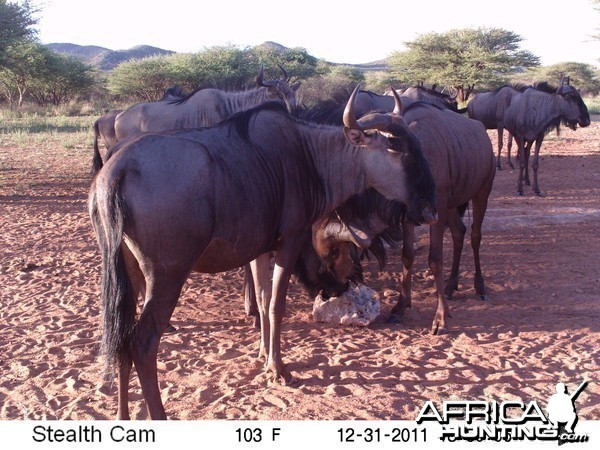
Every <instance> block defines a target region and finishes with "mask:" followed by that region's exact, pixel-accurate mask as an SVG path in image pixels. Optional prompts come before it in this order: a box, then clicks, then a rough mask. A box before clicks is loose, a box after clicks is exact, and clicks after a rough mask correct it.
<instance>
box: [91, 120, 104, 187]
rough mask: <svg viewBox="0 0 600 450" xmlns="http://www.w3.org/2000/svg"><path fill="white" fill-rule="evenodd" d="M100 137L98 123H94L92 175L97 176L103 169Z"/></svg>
mask: <svg viewBox="0 0 600 450" xmlns="http://www.w3.org/2000/svg"><path fill="white" fill-rule="evenodd" d="M99 136H100V128H99V126H98V122H97V121H96V122H95V123H94V157H93V159H92V175H96V174H97V173H98V172H99V171H100V169H102V166H103V163H102V158H101V156H100V149H99V147H98V137H99Z"/></svg>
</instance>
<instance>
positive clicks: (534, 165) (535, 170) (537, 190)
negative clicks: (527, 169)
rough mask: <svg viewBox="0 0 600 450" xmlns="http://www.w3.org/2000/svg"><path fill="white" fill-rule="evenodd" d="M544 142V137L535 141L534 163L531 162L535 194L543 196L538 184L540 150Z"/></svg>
mask: <svg viewBox="0 0 600 450" xmlns="http://www.w3.org/2000/svg"><path fill="white" fill-rule="evenodd" d="M543 140H544V136H543V135H542V136H539V137H538V138H537V139H536V140H535V150H534V153H533V161H531V168H532V169H533V192H535V193H536V194H537V195H542V192H541V191H540V186H539V184H538V167H539V154H540V149H541V148H542V141H543Z"/></svg>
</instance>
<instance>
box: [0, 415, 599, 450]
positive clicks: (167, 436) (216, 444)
mask: <svg viewBox="0 0 600 450" xmlns="http://www.w3.org/2000/svg"><path fill="white" fill-rule="evenodd" d="M478 427H480V428H478ZM459 428H460V431H458V432H456V429H457V425H456V424H455V425H452V427H451V428H448V426H447V425H444V424H440V423H432V422H422V423H420V424H418V423H417V422H416V421H309V420H307V421H225V420H222V421H220V420H207V421H167V422H151V421H132V422H123V421H3V422H0V433H2V436H3V437H4V439H5V442H10V443H11V448H17V449H19V448H31V449H35V448H39V449H45V448H69V449H75V448H77V449H80V448H81V449H93V448H98V449H135V448H140V449H141V448H144V449H145V448H149V449H169V450H173V449H176V450H183V449H220V448H223V449H285V450H291V449H302V450H318V449H326V450H336V449H411V448H427V449H433V448H469V449H479V448H494V449H499V448H515V449H517V448H523V446H524V445H526V446H527V447H528V448H529V447H532V448H543V447H546V448H555V447H556V446H557V441H556V440H553V439H538V438H537V437H539V433H538V435H536V434H535V432H528V431H523V432H514V430H512V431H511V430H509V431H507V430H506V429H503V431H502V432H500V433H498V432H493V433H492V432H490V430H489V428H490V427H489V424H487V425H486V424H485V422H483V421H482V423H480V424H478V423H474V424H473V423H472V424H470V426H469V427H462V428H461V427H459ZM578 430H579V433H580V434H579V435H585V436H587V439H580V440H578V441H574V440H572V441H570V444H572V445H569V448H573V446H574V448H575V449H577V448H582V449H583V448H591V446H592V445H594V446H596V445H598V438H597V435H599V434H600V433H599V431H598V430H600V421H582V422H580V423H579V424H578ZM528 436H529V437H531V436H537V437H536V438H535V439H532V438H528ZM594 438H595V439H594ZM594 442H595V444H594ZM594 448H597V447H594Z"/></svg>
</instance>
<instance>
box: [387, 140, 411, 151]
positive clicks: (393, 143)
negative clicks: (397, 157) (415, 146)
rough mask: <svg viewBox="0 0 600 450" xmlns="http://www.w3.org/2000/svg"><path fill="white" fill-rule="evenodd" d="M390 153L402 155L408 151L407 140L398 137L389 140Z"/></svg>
mask: <svg viewBox="0 0 600 450" xmlns="http://www.w3.org/2000/svg"><path fill="white" fill-rule="evenodd" d="M388 144H389V145H388V151H389V152H392V153H402V152H406V151H407V150H408V145H407V142H406V139H403V138H398V137H389V138H388Z"/></svg>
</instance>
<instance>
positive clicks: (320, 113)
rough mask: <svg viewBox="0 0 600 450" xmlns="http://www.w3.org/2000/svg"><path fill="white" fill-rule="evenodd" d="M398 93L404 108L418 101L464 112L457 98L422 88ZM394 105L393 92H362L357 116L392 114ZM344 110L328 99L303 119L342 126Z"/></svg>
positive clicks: (307, 113)
mask: <svg viewBox="0 0 600 450" xmlns="http://www.w3.org/2000/svg"><path fill="white" fill-rule="evenodd" d="M396 92H397V93H399V94H400V99H401V101H402V107H403V108H406V107H407V106H408V105H410V104H411V103H414V102H416V101H426V102H428V103H432V104H434V105H437V106H439V107H440V108H443V109H450V110H452V111H455V112H459V113H460V112H463V111H461V110H459V109H458V103H457V102H456V98H455V97H452V96H450V95H448V94H444V93H442V92H438V91H435V90H432V89H427V88H424V87H422V86H411V87H408V88H406V89H404V90H400V91H396ZM394 105H395V100H394V96H393V95H392V94H391V91H388V92H386V94H385V95H379V94H376V93H375V92H371V91H364V90H361V91H359V92H358V94H357V96H356V116H357V117H361V116H363V115H365V114H368V113H371V112H391V111H393V109H394V107H395V106H394ZM344 108H345V104H343V105H340V104H339V103H338V102H337V101H335V100H331V99H328V100H324V101H321V102H319V103H317V104H316V105H314V106H313V107H311V108H309V109H308V110H305V111H302V112H301V117H303V118H305V119H307V120H310V121H313V122H318V123H327V124H330V125H341V124H342V122H343V120H342V116H343V111H344Z"/></svg>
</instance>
